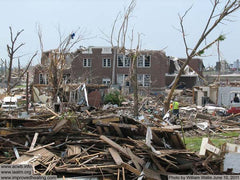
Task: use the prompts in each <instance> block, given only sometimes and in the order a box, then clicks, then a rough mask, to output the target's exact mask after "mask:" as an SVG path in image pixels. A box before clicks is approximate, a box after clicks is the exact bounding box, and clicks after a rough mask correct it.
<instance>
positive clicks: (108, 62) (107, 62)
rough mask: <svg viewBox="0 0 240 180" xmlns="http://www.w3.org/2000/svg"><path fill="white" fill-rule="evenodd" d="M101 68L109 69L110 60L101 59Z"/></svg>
mask: <svg viewBox="0 0 240 180" xmlns="http://www.w3.org/2000/svg"><path fill="white" fill-rule="evenodd" d="M102 67H107V68H108V67H111V59H110V58H103V59H102Z"/></svg>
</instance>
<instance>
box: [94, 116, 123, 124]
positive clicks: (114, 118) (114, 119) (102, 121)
mask: <svg viewBox="0 0 240 180" xmlns="http://www.w3.org/2000/svg"><path fill="white" fill-rule="evenodd" d="M118 121H119V117H109V118H102V119H94V120H92V123H93V124H96V123H98V122H99V123H109V122H118Z"/></svg>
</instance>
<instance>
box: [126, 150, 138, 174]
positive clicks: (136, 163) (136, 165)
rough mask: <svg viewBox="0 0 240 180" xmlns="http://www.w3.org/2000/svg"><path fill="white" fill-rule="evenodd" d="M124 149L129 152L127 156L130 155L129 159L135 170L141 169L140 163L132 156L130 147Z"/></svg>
mask: <svg viewBox="0 0 240 180" xmlns="http://www.w3.org/2000/svg"><path fill="white" fill-rule="evenodd" d="M126 151H127V153H128V154H129V156H130V157H131V160H132V162H133V164H134V166H135V167H136V168H137V170H139V171H141V170H142V168H141V167H140V165H139V164H138V162H137V160H136V159H135V156H134V154H133V152H132V151H131V149H129V148H126Z"/></svg>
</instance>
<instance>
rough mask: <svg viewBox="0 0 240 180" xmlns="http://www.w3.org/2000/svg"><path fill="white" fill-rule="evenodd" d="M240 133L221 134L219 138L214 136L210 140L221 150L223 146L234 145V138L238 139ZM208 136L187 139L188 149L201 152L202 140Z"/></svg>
mask: <svg viewBox="0 0 240 180" xmlns="http://www.w3.org/2000/svg"><path fill="white" fill-rule="evenodd" d="M238 136H239V132H228V133H219V134H218V135H217V136H212V137H210V138H209V139H210V140H211V141H212V143H213V144H214V146H216V147H218V148H220V147H221V145H222V144H224V143H226V142H228V143H234V139H233V138H234V137H238ZM203 137H207V136H195V137H185V144H186V148H187V149H188V150H190V151H194V152H196V151H199V150H200V147H201V143H202V138H203Z"/></svg>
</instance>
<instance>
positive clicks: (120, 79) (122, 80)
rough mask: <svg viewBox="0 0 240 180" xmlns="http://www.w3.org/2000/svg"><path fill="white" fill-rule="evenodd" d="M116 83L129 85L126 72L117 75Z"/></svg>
mask: <svg viewBox="0 0 240 180" xmlns="http://www.w3.org/2000/svg"><path fill="white" fill-rule="evenodd" d="M117 84H119V85H120V86H129V85H130V83H129V78H128V74H118V75H117Z"/></svg>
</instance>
